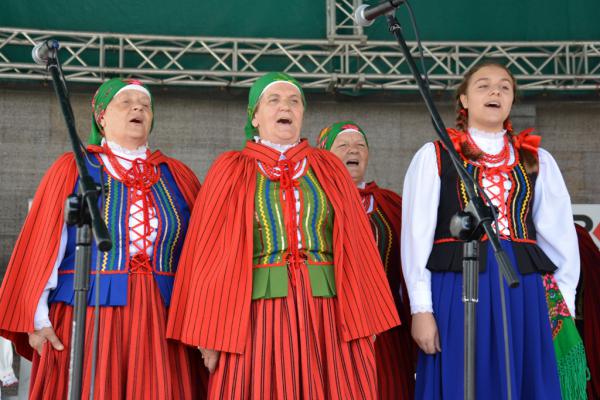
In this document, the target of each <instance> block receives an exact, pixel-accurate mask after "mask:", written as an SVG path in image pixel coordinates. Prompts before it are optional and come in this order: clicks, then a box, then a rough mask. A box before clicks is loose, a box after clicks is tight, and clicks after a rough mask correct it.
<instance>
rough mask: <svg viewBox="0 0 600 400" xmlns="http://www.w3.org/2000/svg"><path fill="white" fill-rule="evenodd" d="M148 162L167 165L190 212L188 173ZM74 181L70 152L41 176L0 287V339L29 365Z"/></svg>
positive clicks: (157, 159) (157, 156) (154, 158)
mask: <svg viewBox="0 0 600 400" xmlns="http://www.w3.org/2000/svg"><path fill="white" fill-rule="evenodd" d="M88 151H91V152H92V153H100V152H102V148H101V147H99V146H89V147H88ZM148 161H149V162H150V163H151V164H154V165H159V164H161V163H166V164H167V166H168V168H169V170H170V171H171V173H172V174H173V178H174V179H175V182H176V183H177V186H178V188H179V190H180V191H181V193H182V194H183V196H184V198H185V200H186V202H187V204H188V205H189V206H190V209H191V207H192V206H193V204H194V200H195V198H196V194H197V193H198V191H199V189H200V182H198V179H197V178H196V176H195V175H194V172H192V170H190V169H189V168H188V167H187V166H185V165H184V164H183V163H182V162H180V161H177V160H175V159H173V158H170V157H167V156H165V155H164V154H162V153H161V152H160V151H155V152H153V153H152V154H151V155H150V157H149V158H148ZM77 178H78V173H77V166H76V164H75V157H74V156H73V153H66V154H63V155H62V156H61V157H59V158H58V160H56V161H55V162H54V164H53V165H52V166H51V167H50V169H49V170H48V171H47V172H46V174H45V176H44V177H43V178H42V181H41V183H40V185H39V187H38V189H37V191H36V194H35V196H34V198H33V203H32V205H31V210H30V211H29V214H28V215H27V218H26V219H25V224H24V225H23V228H22V229H21V233H20V234H19V238H18V239H17V242H16V244H15V248H14V250H13V254H12V256H11V258H10V261H9V262H8V267H7V270H6V275H5V276H4V280H3V282H2V287H0V335H1V336H4V337H6V338H7V339H9V340H11V341H12V342H13V343H14V344H15V347H16V349H17V352H18V353H19V354H21V355H22V356H24V357H26V358H28V359H29V360H31V359H32V357H33V349H32V348H31V347H30V346H29V341H28V336H27V332H33V330H34V329H33V317H34V314H35V310H36V308H37V305H38V302H39V300H40V297H41V295H42V291H43V290H44V287H45V286H46V284H47V283H48V279H50V274H51V273H52V268H53V267H54V263H55V261H56V258H57V256H58V249H59V244H60V236H61V232H62V226H63V222H64V218H63V216H64V204H65V200H66V198H67V196H69V195H70V194H71V193H72V192H73V188H74V187H75V183H76V181H77Z"/></svg>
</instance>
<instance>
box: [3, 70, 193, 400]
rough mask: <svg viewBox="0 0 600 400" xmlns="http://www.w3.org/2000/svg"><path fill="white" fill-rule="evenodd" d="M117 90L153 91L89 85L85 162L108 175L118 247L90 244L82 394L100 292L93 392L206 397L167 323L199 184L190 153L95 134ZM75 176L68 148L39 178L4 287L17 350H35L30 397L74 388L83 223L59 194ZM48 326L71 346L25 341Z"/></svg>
mask: <svg viewBox="0 0 600 400" xmlns="http://www.w3.org/2000/svg"><path fill="white" fill-rule="evenodd" d="M121 90H140V91H144V92H145V93H147V94H148V96H150V94H149V92H148V90H147V89H146V88H145V87H143V86H141V84H140V83H139V82H137V81H126V80H120V79H111V80H109V81H107V82H105V83H104V84H103V85H102V86H100V88H99V89H98V91H97V92H96V95H95V96H94V103H93V106H94V107H93V108H94V121H93V124H92V125H93V127H92V136H91V138H90V141H91V143H92V144H91V145H90V146H88V147H87V150H86V152H85V163H86V164H87V168H88V171H89V173H90V175H91V176H92V178H93V179H94V181H95V182H98V183H101V184H102V186H103V191H102V194H101V196H100V198H99V201H98V204H99V207H100V210H101V215H102V216H103V218H104V221H105V223H106V224H107V227H108V230H109V232H110V234H111V238H112V239H113V247H112V249H111V250H110V251H108V252H103V253H102V252H99V251H98V249H97V248H96V245H95V243H93V244H92V250H91V254H92V257H91V259H92V262H91V269H92V272H91V274H92V275H91V276H90V291H89V295H88V305H89V306H90V307H89V308H88V311H87V317H86V318H87V319H86V333H85V338H86V339H85V354H84V372H83V385H82V390H83V396H82V398H88V396H89V391H90V378H91V367H92V366H91V361H92V359H91V355H92V332H93V327H94V308H93V307H92V306H94V305H95V304H96V298H97V297H96V295H97V294H98V295H99V305H100V318H99V326H98V331H99V344H98V357H97V365H96V376H95V395H94V397H95V398H97V399H172V398H181V399H191V398H199V397H200V396H202V393H201V390H202V389H201V385H200V383H199V379H198V373H199V362H198V361H199V357H198V354H197V352H194V353H191V352H190V350H189V349H187V348H186V347H185V346H182V345H181V344H178V343H175V342H170V341H167V340H166V337H165V330H166V322H167V314H168V311H169V305H170V298H171V290H172V286H173V280H174V275H175V272H176V269H177V263H178V259H179V254H180V251H181V247H182V246H183V239H184V237H185V234H186V231H187V225H188V221H189V216H190V212H191V209H192V206H193V203H194V200H195V197H196V194H197V192H198V190H199V188H200V184H199V182H198V180H197V179H196V177H195V175H194V173H193V172H192V171H191V170H190V169H189V168H187V167H186V166H185V165H184V164H183V163H181V162H179V161H177V160H175V159H172V158H169V157H167V156H165V155H163V154H162V153H161V152H160V151H154V152H150V151H149V150H148V149H147V147H146V146H142V147H140V148H138V149H137V150H128V149H124V148H121V147H120V146H119V145H118V144H116V143H112V142H107V141H106V140H104V139H103V140H102V141H101V142H99V139H100V136H97V135H95V134H97V133H98V132H101V130H99V121H100V116H101V115H102V114H103V112H104V110H105V109H106V107H107V106H108V104H109V103H110V101H111V99H112V98H113V97H114V96H115V95H116V94H118V93H119V91H121ZM99 144H100V145H99ZM78 185H79V183H78V174H77V169H76V165H75V160H74V156H73V154H72V153H67V154H64V155H63V156H61V157H60V158H59V159H58V160H57V161H56V162H55V163H54V164H53V165H52V166H51V167H50V169H49V170H48V172H47V173H46V175H45V176H44V178H43V179H42V182H41V183H40V186H39V187H38V190H37V192H36V194H35V197H34V200H33V204H32V207H31V210H30V212H29V214H28V216H27V219H26V220H25V224H24V226H23V229H22V231H21V234H20V236H19V239H18V240H17V243H16V245H15V250H14V252H13V255H12V257H11V259H10V262H9V266H8V269H7V273H6V276H5V278H4V281H3V284H2V288H1V289H0V333H1V334H2V335H3V336H5V337H7V338H9V339H11V340H12V341H13V342H14V343H15V344H16V347H17V350H18V351H19V353H20V354H22V355H24V356H25V357H27V358H29V359H32V358H33V367H32V374H31V388H30V398H33V399H62V398H66V397H67V389H68V387H67V386H68V371H69V357H70V340H71V320H72V316H73V302H74V296H73V276H74V268H75V232H76V228H75V227H72V226H69V227H67V226H66V225H65V224H64V222H63V214H64V210H63V205H64V203H65V199H66V197H67V196H68V195H69V194H71V193H77V191H78ZM98 270H99V274H100V277H99V288H98V285H97V282H96V278H95V274H96V271H98ZM98 290H99V293H97V291H98ZM48 304H49V305H50V306H49V309H48ZM47 326H52V327H53V328H54V330H55V332H56V335H57V336H58V338H59V339H60V340H61V342H62V343H63V345H64V346H65V349H64V350H62V351H57V350H55V349H54V348H53V347H52V346H51V345H50V344H49V343H48V342H46V343H45V344H44V348H43V351H42V355H41V357H40V356H39V355H38V353H37V352H34V351H33V349H32V348H31V347H29V345H28V339H27V332H32V331H33V330H34V329H41V328H43V327H47ZM195 365H198V367H196V366H195Z"/></svg>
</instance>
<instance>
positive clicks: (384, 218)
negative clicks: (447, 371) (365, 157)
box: [317, 121, 416, 400]
mask: <svg viewBox="0 0 600 400" xmlns="http://www.w3.org/2000/svg"><path fill="white" fill-rule="evenodd" d="M350 132H356V133H360V134H362V135H363V137H364V139H365V142H366V143H367V146H368V141H367V136H366V134H365V132H364V130H363V129H361V128H360V127H359V126H358V125H357V124H356V123H354V122H353V121H342V122H338V123H335V124H332V125H331V126H329V127H327V128H325V129H323V130H322V131H321V133H320V134H319V138H318V140H317V142H318V146H319V148H322V149H325V150H331V147H332V145H333V142H334V141H335V139H336V138H337V136H338V135H340V134H345V133H350ZM359 193H360V197H361V202H362V205H363V208H364V210H365V211H366V213H367V215H368V217H369V222H370V225H371V230H372V232H373V235H374V237H375V242H376V243H377V249H378V250H379V255H380V257H381V260H382V262H383V266H384V269H385V273H386V276H387V279H388V283H389V285H390V288H391V290H392V295H393V296H394V301H395V303H396V308H397V310H398V313H399V314H400V319H401V321H402V325H401V326H397V327H395V328H393V329H390V330H389V331H386V332H383V333H382V334H381V335H379V336H377V340H376V341H375V358H376V361H377V381H378V387H379V389H378V398H379V399H390V400H391V399H396V400H397V399H413V398H414V387H415V379H414V374H415V367H416V348H415V347H416V346H415V344H414V342H413V340H412V338H411V335H410V324H409V323H408V321H410V308H409V303H408V295H407V292H406V285H405V284H404V278H403V277H402V268H401V266H400V228H401V217H402V198H401V197H400V196H398V195H397V194H396V193H394V192H393V191H391V190H387V189H383V188H380V187H379V186H377V184H376V183H375V182H369V183H364V182H363V183H362V184H361V185H360V186H359Z"/></svg>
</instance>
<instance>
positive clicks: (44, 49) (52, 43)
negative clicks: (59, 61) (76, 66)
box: [31, 39, 60, 65]
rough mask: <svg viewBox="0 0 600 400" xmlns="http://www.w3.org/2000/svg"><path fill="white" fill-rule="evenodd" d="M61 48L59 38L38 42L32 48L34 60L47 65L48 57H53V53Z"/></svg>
mask: <svg viewBox="0 0 600 400" xmlns="http://www.w3.org/2000/svg"><path fill="white" fill-rule="evenodd" d="M59 48H60V44H59V43H58V40H54V39H50V40H44V41H43V42H41V43H38V44H36V45H35V46H33V49H32V50H31V57H32V58H33V62H35V63H36V64H39V65H46V64H47V63H48V59H49V58H50V57H52V53H53V52H55V51H56V50H58V49H59Z"/></svg>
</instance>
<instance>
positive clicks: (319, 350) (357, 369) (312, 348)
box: [209, 269, 377, 400]
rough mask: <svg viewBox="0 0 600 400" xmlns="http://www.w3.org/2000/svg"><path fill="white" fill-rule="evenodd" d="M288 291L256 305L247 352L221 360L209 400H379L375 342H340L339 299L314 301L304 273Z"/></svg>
mask: <svg viewBox="0 0 600 400" xmlns="http://www.w3.org/2000/svg"><path fill="white" fill-rule="evenodd" d="M288 290H289V291H288V296H287V297H284V298H276V299H266V300H254V301H253V302H252V306H251V328H250V330H249V333H248V336H247V338H246V346H245V352H244V354H234V353H222V354H221V358H220V360H219V364H218V366H217V369H216V370H215V372H214V374H212V375H211V377H210V383H209V398H211V399H240V400H241V399H265V400H268V399H311V400H312V399H344V400H346V399H375V398H376V396H377V376H376V372H375V351H374V347H373V344H372V342H371V339H370V338H361V339H358V340H353V341H350V342H344V341H343V340H342V339H341V337H340V334H339V333H338V329H337V328H338V323H337V321H336V307H337V299H335V298H321V297H313V296H312V292H311V289H310V281H309V278H308V273H307V271H306V270H305V269H300V270H298V271H297V275H296V286H292V285H291V284H290V286H289V289H288Z"/></svg>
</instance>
